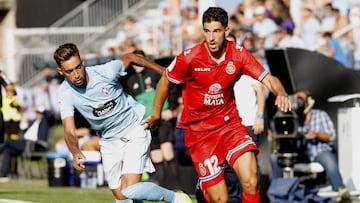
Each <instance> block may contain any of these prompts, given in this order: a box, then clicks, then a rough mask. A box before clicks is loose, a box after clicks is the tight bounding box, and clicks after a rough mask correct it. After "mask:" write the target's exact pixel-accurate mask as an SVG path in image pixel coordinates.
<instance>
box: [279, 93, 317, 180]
mask: <svg viewBox="0 0 360 203" xmlns="http://www.w3.org/2000/svg"><path fill="white" fill-rule="evenodd" d="M289 97H290V100H291V103H292V111H289V112H283V111H281V110H280V109H278V111H277V112H276V113H275V115H274V116H273V119H272V124H273V127H272V128H273V130H274V138H275V140H274V145H273V152H274V153H275V154H276V155H277V162H278V164H279V166H281V168H282V169H283V177H284V178H288V177H293V176H294V172H296V171H301V172H305V173H310V178H316V177H314V176H316V174H317V173H319V172H322V171H323V168H322V166H321V165H320V164H319V163H306V164H305V162H304V159H306V158H304V157H306V156H305V151H306V145H305V143H304V135H305V133H304V132H301V131H299V130H298V129H299V126H300V125H301V126H302V123H301V122H302V121H303V118H302V116H303V114H304V112H307V111H309V110H310V109H311V107H312V106H313V105H314V100H313V99H312V98H311V97H309V98H308V101H307V103H308V105H307V108H305V102H304V101H303V100H302V99H301V98H298V97H297V96H296V95H290V96H289ZM303 179H309V177H305V176H304V178H303Z"/></svg>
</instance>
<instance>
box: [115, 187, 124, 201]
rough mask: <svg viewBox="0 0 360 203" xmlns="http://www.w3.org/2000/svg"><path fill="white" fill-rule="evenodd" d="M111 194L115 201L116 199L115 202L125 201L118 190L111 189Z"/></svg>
mask: <svg viewBox="0 0 360 203" xmlns="http://www.w3.org/2000/svg"><path fill="white" fill-rule="evenodd" d="M111 192H112V193H113V195H114V197H115V199H117V200H125V199H127V197H126V196H124V195H123V194H122V193H121V190H120V188H117V189H113V190H111Z"/></svg>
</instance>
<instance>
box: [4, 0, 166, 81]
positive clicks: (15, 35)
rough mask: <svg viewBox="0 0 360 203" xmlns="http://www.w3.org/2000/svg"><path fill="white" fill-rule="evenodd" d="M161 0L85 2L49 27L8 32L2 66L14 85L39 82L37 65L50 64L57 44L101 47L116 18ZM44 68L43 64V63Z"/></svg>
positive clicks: (99, 0)
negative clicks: (11, 73) (13, 78)
mask: <svg viewBox="0 0 360 203" xmlns="http://www.w3.org/2000/svg"><path fill="white" fill-rule="evenodd" d="M158 2H160V0H87V1H85V2H84V3H82V4H81V5H79V6H78V7H76V8H75V9H73V10H72V11H70V12H69V13H68V14H67V15H65V16H64V17H63V18H61V19H59V20H58V21H56V22H55V23H53V24H52V25H51V26H50V27H48V28H30V29H26V28H22V29H13V30H9V31H7V34H6V36H7V37H6V40H5V41H6V43H7V45H6V46H7V47H9V50H10V51H9V53H8V55H7V57H6V60H5V61H4V63H5V64H6V66H7V67H13V68H12V71H13V72H14V73H13V74H14V75H16V77H17V81H16V82H17V83H18V84H19V85H22V86H30V85H34V83H37V82H39V81H38V79H35V77H36V76H37V75H38V74H39V73H40V71H41V70H40V69H37V68H36V67H35V65H36V64H41V63H48V61H53V59H52V53H53V51H54V50H55V49H56V47H57V46H58V45H59V44H62V43H66V42H72V43H76V44H77V45H78V46H79V48H80V49H82V52H87V51H90V49H92V48H93V46H94V44H95V45H96V44H100V43H102V42H100V41H101V40H104V39H102V37H101V36H104V35H108V34H109V30H113V29H114V26H116V25H118V24H119V17H121V16H123V17H124V16H126V15H129V14H135V13H136V14H137V15H138V13H139V12H141V11H142V10H144V9H146V8H149V7H154V6H157V4H158ZM45 65H46V64H45Z"/></svg>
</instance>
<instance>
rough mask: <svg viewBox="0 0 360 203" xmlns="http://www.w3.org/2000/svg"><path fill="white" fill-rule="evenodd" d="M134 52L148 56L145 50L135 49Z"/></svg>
mask: <svg viewBox="0 0 360 203" xmlns="http://www.w3.org/2000/svg"><path fill="white" fill-rule="evenodd" d="M133 53H134V54H137V55H141V56H146V55H145V52H144V51H143V50H141V49H135V50H134V51H133Z"/></svg>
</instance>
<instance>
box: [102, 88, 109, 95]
mask: <svg viewBox="0 0 360 203" xmlns="http://www.w3.org/2000/svg"><path fill="white" fill-rule="evenodd" d="M101 92H102V93H103V94H105V95H106V96H108V95H109V90H108V88H106V87H103V88H101Z"/></svg>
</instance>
